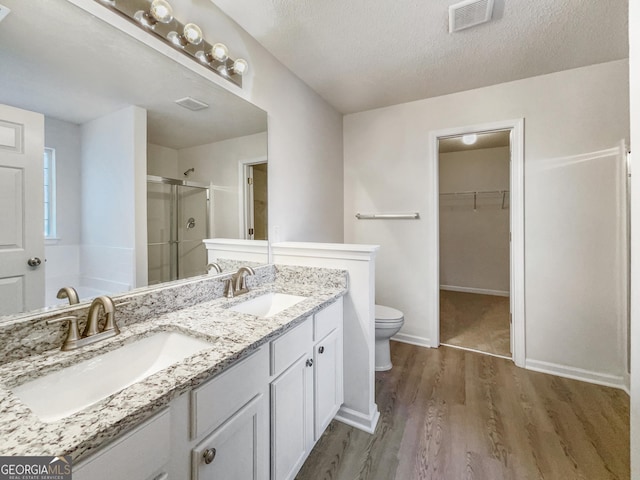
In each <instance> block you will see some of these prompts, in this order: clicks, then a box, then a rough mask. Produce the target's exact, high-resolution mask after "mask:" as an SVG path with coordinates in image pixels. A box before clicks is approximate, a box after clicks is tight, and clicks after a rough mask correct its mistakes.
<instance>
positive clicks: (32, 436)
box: [0, 282, 346, 460]
mask: <svg viewBox="0 0 640 480" xmlns="http://www.w3.org/2000/svg"><path fill="white" fill-rule="evenodd" d="M268 292H280V293H288V294H293V295H301V296H305V297H308V298H306V299H305V300H303V301H302V302H300V303H298V304H296V305H293V306H292V307H290V308H288V309H286V310H284V311H283V312H281V313H279V314H277V315H275V316H273V317H270V318H266V319H265V318H259V317H255V316H253V315H248V314H244V313H238V312H234V311H231V310H229V309H228V307H231V306H233V305H236V304H238V303H241V302H244V301H246V300H249V299H251V298H254V297H257V296H259V295H262V294H264V293H268ZM345 293H346V288H344V287H340V286H337V285H329V286H326V285H324V286H323V285H322V284H320V283H318V284H301V285H296V284H295V283H292V282H289V283H283V282H275V283H267V284H263V285H261V286H259V287H256V288H254V289H252V290H251V291H250V292H248V293H246V294H244V295H242V296H238V297H235V298H232V299H227V298H217V299H215V300H210V301H205V302H202V303H199V304H197V305H194V306H191V307H188V308H184V309H182V310H178V311H175V312H172V313H166V314H163V315H160V316H159V317H157V318H155V319H153V320H148V321H144V322H140V323H135V324H132V325H129V326H126V327H124V328H122V327H121V333H120V335H117V336H115V337H112V338H109V339H105V340H103V341H99V342H97V343H95V344H92V345H88V346H85V347H81V348H79V349H77V350H73V351H69V352H62V351H60V350H59V349H56V350H50V351H46V352H44V353H41V354H38V355H33V356H30V357H27V358H24V359H21V360H17V361H13V362H10V363H5V364H3V365H0V438H2V442H0V455H2V456H9V455H71V456H72V457H73V459H74V460H76V459H78V458H79V457H80V456H82V455H83V454H85V453H87V452H90V451H93V450H95V449H97V448H98V447H100V446H101V445H102V444H104V443H106V442H108V441H109V440H111V439H113V438H115V437H116V436H117V435H119V434H120V433H122V432H124V431H125V430H127V429H129V428H131V427H133V426H135V425H137V424H139V423H140V422H142V421H143V420H145V419H146V418H148V417H150V416H152V415H153V414H154V413H155V412H157V411H158V410H159V409H160V408H162V407H164V406H166V405H167V404H169V402H170V401H171V400H172V399H174V398H176V397H177V396H179V395H180V394H182V393H184V392H186V391H188V390H190V389H192V388H194V387H196V386H198V385H199V384H201V383H203V382H204V381H206V380H208V379H209V378H211V377H212V376H213V375H216V374H218V373H220V372H221V371H223V370H224V369H225V368H227V367H229V366H230V365H232V364H233V363H235V362H236V361H237V360H239V359H240V358H243V357H245V356H247V355H248V354H250V353H251V352H253V351H255V350H256V349H257V348H258V347H260V346H261V345H263V344H265V343H267V342H268V341H270V340H271V339H273V338H275V337H277V336H279V335H281V334H282V333H284V332H286V331H287V330H289V329H291V328H293V327H294V326H296V325H298V324H299V323H301V322H302V321H303V320H304V319H305V318H306V317H308V316H309V315H311V314H313V313H315V312H317V311H319V310H321V309H323V308H324V307H326V306H327V305H329V304H330V303H333V302H334V301H335V300H336V299H337V298H338V297H340V296H342V295H344V294H345ZM116 320H117V315H116ZM158 331H179V332H182V333H186V334H188V335H191V336H193V337H197V338H201V339H204V340H208V341H211V342H212V345H211V348H208V349H205V350H203V351H202V352H200V353H197V354H195V355H193V356H190V357H187V358H186V359H184V360H182V361H180V362H178V363H176V364H174V365H172V366H171V367H168V368H166V369H164V370H161V371H160V372H158V373H156V374H154V375H151V376H149V377H147V378H145V379H144V380H142V381H140V382H138V383H135V384H133V385H131V386H130V387H127V388H125V389H124V390H121V391H119V392H118V393H115V394H113V395H111V396H109V397H107V398H106V399H104V400H102V401H100V402H98V403H96V404H94V405H92V406H91V407H89V408H86V409H84V410H82V411H80V412H78V413H75V414H73V415H70V416H68V417H66V418H64V419H62V420H59V421H56V422H52V423H45V422H42V421H41V420H39V419H38V418H37V417H36V416H35V415H34V414H33V413H32V412H31V410H29V409H28V408H27V407H26V405H24V404H23V403H22V402H21V401H20V399H19V398H17V397H16V396H15V395H14V394H13V393H12V391H11V388H13V387H16V386H18V385H20V384H23V383H25V382H27V381H29V380H32V379H34V378H37V377H40V376H42V375H46V374H47V373H50V372H53V371H56V370H59V369H61V368H64V367H66V366H69V365H74V364H76V363H78V362H80V361H82V360H86V359H88V358H92V357H94V356H96V355H99V354H101V353H105V352H107V351H111V350H113V349H115V348H118V347H120V346H122V345H124V344H127V343H129V342H132V341H134V340H137V339H139V338H142V337H145V336H149V335H151V334H153V333H156V332H158Z"/></svg>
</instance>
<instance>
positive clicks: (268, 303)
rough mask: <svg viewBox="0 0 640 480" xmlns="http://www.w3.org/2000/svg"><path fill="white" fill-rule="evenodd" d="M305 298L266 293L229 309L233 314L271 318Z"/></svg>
mask: <svg viewBox="0 0 640 480" xmlns="http://www.w3.org/2000/svg"><path fill="white" fill-rule="evenodd" d="M306 299H307V297H301V296H300V295H289V294H288V293H266V294H264V295H260V296H259V297H256V298H252V299H251V300H247V301H246V302H242V303H239V304H238V305H234V306H233V307H231V308H229V310H233V311H234V312H240V313H248V314H250V315H255V316H257V317H263V318H268V317H273V316H274V315H277V314H278V313H280V312H282V311H283V310H286V309H287V308H289V307H292V306H294V305H295V304H296V303H300V302H301V301H303V300H306Z"/></svg>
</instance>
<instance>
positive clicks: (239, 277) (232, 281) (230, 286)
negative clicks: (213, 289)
mask: <svg viewBox="0 0 640 480" xmlns="http://www.w3.org/2000/svg"><path fill="white" fill-rule="evenodd" d="M245 274H247V275H255V274H256V272H255V271H254V270H253V268H251V267H240V268H239V269H238V271H237V272H236V273H234V274H233V276H232V277H231V278H229V279H228V280H227V284H226V286H225V292H224V295H225V296H226V297H227V298H233V297H234V296H236V295H241V294H243V293H247V292H248V291H249V289H248V288H247V281H246V280H245Z"/></svg>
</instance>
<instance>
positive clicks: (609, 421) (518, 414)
mask: <svg viewBox="0 0 640 480" xmlns="http://www.w3.org/2000/svg"><path fill="white" fill-rule="evenodd" d="M391 351H392V361H393V364H394V368H393V369H392V370H390V371H388V372H377V373H376V401H377V404H378V408H379V410H380V420H379V423H378V426H377V428H376V431H375V433H374V434H373V435H370V434H367V433H364V432H362V431H360V430H357V429H355V428H352V427H349V426H347V425H344V424H341V423H339V422H337V421H334V422H333V423H332V424H331V425H330V427H329V428H328V429H327V431H326V432H325V434H324V435H323V436H322V438H321V439H320V440H319V442H318V443H317V444H316V446H315V448H314V449H313V451H312V452H311V455H310V456H309V458H308V460H307V462H306V463H305V465H304V466H303V468H302V470H301V471H300V473H299V474H298V476H297V477H296V478H297V480H329V479H331V480H355V479H360V480H393V479H396V480H419V479H456V480H457V479H487V480H498V479H515V480H521V479H554V480H555V479H557V480H566V479H594V480H600V479H628V478H629V475H630V473H629V397H628V396H627V395H626V394H625V393H624V392H622V391H620V390H616V389H613V388H608V387H601V386H598V385H592V384H588V383H583V382H578V381H575V380H568V379H564V378H561V377H555V376H552V375H546V374H542V373H536V372H531V371H528V370H524V369H521V368H517V367H516V366H515V365H514V364H513V362H511V361H510V360H506V359H502V358H497V357H492V356H488V355H482V354H478V353H474V352H469V351H464V350H459V349H454V348H449V347H440V348H439V349H428V348H421V347H416V346H412V345H407V344H402V343H397V342H392V343H391Z"/></svg>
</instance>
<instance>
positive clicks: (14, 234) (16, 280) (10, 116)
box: [0, 105, 44, 315]
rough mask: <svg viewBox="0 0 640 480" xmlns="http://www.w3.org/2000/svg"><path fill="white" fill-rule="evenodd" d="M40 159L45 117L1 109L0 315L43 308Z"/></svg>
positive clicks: (41, 172)
mask: <svg viewBox="0 0 640 480" xmlns="http://www.w3.org/2000/svg"><path fill="white" fill-rule="evenodd" d="M43 153H44V116H43V115H41V114H39V113H34V112H29V111H26V110H20V109H19V108H14V107H10V106H8V105H0V315H8V314H12V313H19V312H23V311H26V310H33V309H36V308H41V307H43V306H44V265H43V264H42V263H43V262H44V201H43V196H44V193H43V190H44V186H43ZM30 260H31V261H30ZM29 263H31V264H32V265H33V266H30V265H29Z"/></svg>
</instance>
